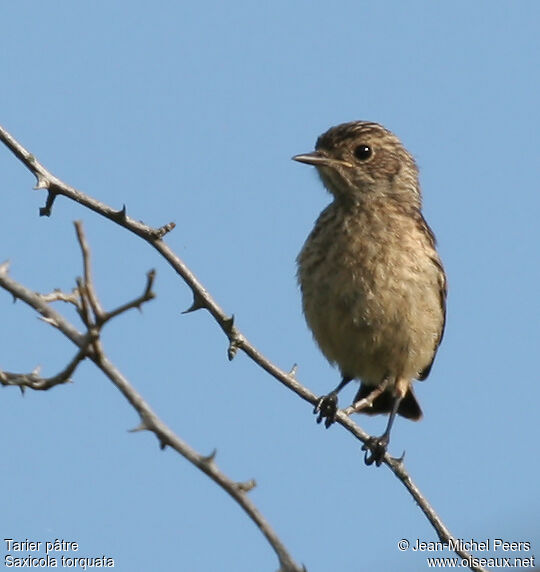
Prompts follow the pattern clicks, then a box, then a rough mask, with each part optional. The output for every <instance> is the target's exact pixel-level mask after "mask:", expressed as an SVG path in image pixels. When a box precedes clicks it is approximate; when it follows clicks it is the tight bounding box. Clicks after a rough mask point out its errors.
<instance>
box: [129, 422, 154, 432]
mask: <svg viewBox="0 0 540 572" xmlns="http://www.w3.org/2000/svg"><path fill="white" fill-rule="evenodd" d="M148 430H149V428H148V425H147V424H146V423H145V422H144V421H141V422H140V423H139V425H137V427H133V429H128V433H137V431H148Z"/></svg>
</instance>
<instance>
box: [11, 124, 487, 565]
mask: <svg viewBox="0 0 540 572" xmlns="http://www.w3.org/2000/svg"><path fill="white" fill-rule="evenodd" d="M0 140H2V141H3V142H4V143H5V144H6V146H7V147H8V148H9V149H10V150H11V151H12V152H13V153H14V154H15V156H16V157H18V158H19V159H20V160H21V161H22V163H23V164H24V165H25V166H26V167H27V168H28V169H29V170H30V171H31V172H32V173H33V174H34V175H35V176H36V178H37V185H36V188H38V189H47V190H48V192H49V195H48V198H47V203H46V205H45V208H44V209H42V211H41V214H46V215H50V212H51V208H52V203H53V201H54V197H55V196H56V195H63V196H65V197H68V198H70V199H72V200H74V201H76V202H78V203H80V204H82V205H83V206H86V207H87V208H89V209H91V210H93V211H94V212H97V213H98V214H100V215H102V216H104V217H105V218H108V219H110V220H112V221H114V222H116V223H117V224H119V225H120V226H122V227H124V228H126V229H127V230H129V231H131V232H133V233H135V234H136V235H138V236H140V237H141V238H143V240H145V241H146V242H148V243H149V244H151V245H152V246H153V247H154V248H155V249H156V250H157V251H158V252H159V253H160V254H161V255H162V256H163V257H164V258H165V260H167V262H168V263H169V264H170V265H171V266H172V268H173V269H174V270H175V271H176V272H177V273H178V274H179V275H180V276H181V277H182V279H183V280H184V282H185V283H186V284H187V285H188V286H189V288H190V289H191V291H192V293H193V304H192V305H191V307H190V308H188V310H187V312H190V311H195V310H198V309H202V308H204V309H206V310H208V312H210V314H211V315H212V317H213V318H214V320H215V321H216V322H217V324H218V325H219V326H220V328H221V329H222V330H223V332H224V333H225V335H226V336H227V338H228V339H229V351H228V355H229V359H232V358H233V357H234V355H235V353H236V351H237V350H238V349H241V350H242V351H243V352H244V353H245V354H247V355H248V356H249V357H250V358H251V359H252V360H253V361H254V362H255V363H257V364H258V365H259V366H260V367H262V368H263V369H264V370H265V371H266V372H268V373H269V374H270V375H271V376H273V377H274V378H275V379H276V380H278V381H279V382H280V383H282V384H283V385H285V386H286V387H288V388H289V389H290V390H292V391H294V392H295V393H296V394H297V395H299V396H300V397H301V398H302V399H304V400H305V401H308V402H309V403H311V404H312V405H315V403H316V401H317V397H316V396H315V395H314V394H313V393H312V392H311V391H309V390H308V389H307V388H306V387H304V386H303V385H302V384H300V383H299V382H298V381H297V380H296V379H295V377H294V376H292V375H289V374H287V373H286V372H285V371H283V370H282V369H280V368H278V367H277V366H276V365H274V364H273V363H272V362H271V361H270V360H269V359H267V358H266V357H265V356H264V355H263V354H262V353H261V352H259V351H258V350H257V349H256V348H255V346H253V345H252V344H251V343H250V342H249V341H248V340H247V338H246V337H245V336H244V335H243V334H242V333H241V332H240V330H238V328H237V327H236V326H235V325H234V321H233V318H232V317H230V316H228V315H227V314H226V313H225V312H224V310H223V309H222V308H221V307H220V306H219V305H218V303H217V302H216V301H215V300H214V299H213V297H212V296H211V295H210V294H209V292H208V291H207V290H206V289H205V288H204V287H203V285H202V284H201V283H200V282H199V281H198V279H197V278H196V277H195V275H194V274H193V273H192V272H191V270H189V268H188V267H187V266H186V265H185V263H184V262H183V261H182V260H181V259H180V258H179V257H178V256H177V255H176V254H175V253H174V251H173V250H172V249H171V248H170V247H169V246H168V245H167V244H165V243H164V242H163V241H162V240H161V239H162V236H163V232H164V230H163V229H167V230H170V227H171V225H165V226H164V227H161V228H160V229H154V228H152V227H149V226H147V225H145V224H143V223H140V222H137V221H135V220H133V219H131V218H129V217H128V216H127V215H126V208H125V206H124V207H123V208H122V210H121V211H114V210H113V209H112V208H111V207H109V206H107V205H105V204H103V203H101V202H99V201H96V200H95V199H93V198H91V197H89V196H88V195H86V194H84V193H82V192H81V191H78V190H77V189H75V188H73V187H71V186H69V185H67V184H65V183H63V182H62V181H61V180H60V179H58V178H56V177H55V176H54V175H52V173H50V172H49V171H48V170H47V169H46V168H45V167H44V166H43V165H41V163H39V161H37V160H36V158H35V157H34V156H33V155H32V154H31V153H29V152H28V151H27V150H26V149H25V148H24V147H23V146H22V145H20V143H18V142H17V141H16V140H15V139H14V138H13V137H12V136H11V135H10V134H9V133H8V132H7V131H5V129H3V128H2V127H0ZM336 421H337V422H338V423H339V424H340V425H342V426H343V427H345V428H346V429H347V430H348V431H349V432H351V433H352V434H353V435H354V436H355V437H357V438H358V439H359V440H360V441H362V442H363V443H366V442H367V440H368V439H369V435H368V434H367V433H365V432H364V431H363V430H362V429H360V427H358V426H357V425H356V424H355V423H353V422H352V421H351V420H350V419H349V418H348V417H347V416H346V415H345V414H344V413H343V412H341V411H339V412H338V414H337V417H336ZM384 463H385V464H386V465H387V466H388V467H389V468H390V469H391V470H392V472H393V473H394V474H395V475H396V477H397V478H398V479H399V480H400V481H401V482H402V483H403V484H404V485H405V487H406V488H407V490H408V491H409V493H410V494H411V495H412V497H413V498H414V500H415V501H416V503H417V504H418V505H419V506H420V508H421V510H422V511H423V513H424V514H425V515H426V517H427V519H428V520H429V522H430V523H431V524H432V526H433V527H434V529H435V530H436V532H437V534H438V535H439V538H440V540H441V541H442V542H445V543H448V542H450V541H455V540H456V539H455V537H454V536H453V535H452V534H451V533H450V531H449V530H448V528H447V527H446V526H445V525H444V523H443V522H442V520H441V519H440V517H439V516H438V515H437V513H436V512H435V510H434V509H433V508H432V507H431V505H430V504H429V502H428V501H427V499H426V498H425V497H424V496H423V495H422V494H421V493H420V491H419V489H418V487H416V485H415V484H414V483H413V481H412V479H411V477H410V476H409V475H408V473H407V471H406V470H405V467H404V465H403V462H402V460H396V459H393V458H392V457H390V455H388V454H385V456H384ZM456 554H458V555H459V556H461V557H462V558H465V559H467V560H468V561H469V562H471V559H472V556H471V555H469V554H468V553H467V552H465V551H462V550H456ZM470 569H471V570H475V571H476V572H486V570H485V569H484V568H481V567H478V566H475V565H472V564H471V566H470Z"/></svg>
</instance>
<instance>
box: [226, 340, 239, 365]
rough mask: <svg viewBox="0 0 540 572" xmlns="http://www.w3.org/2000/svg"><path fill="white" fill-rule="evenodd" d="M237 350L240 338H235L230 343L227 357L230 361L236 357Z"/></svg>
mask: <svg viewBox="0 0 540 572" xmlns="http://www.w3.org/2000/svg"><path fill="white" fill-rule="evenodd" d="M237 351H238V340H237V339H233V340H231V342H230V343H229V347H228V348H227V357H228V358H229V361H232V360H233V359H234V358H235V356H236V352H237Z"/></svg>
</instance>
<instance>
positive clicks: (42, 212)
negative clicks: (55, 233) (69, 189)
mask: <svg viewBox="0 0 540 572" xmlns="http://www.w3.org/2000/svg"><path fill="white" fill-rule="evenodd" d="M48 190H49V192H48V194H47V200H46V201H45V206H44V207H41V208H40V209H39V216H51V212H52V206H53V204H54V199H56V195H57V193H56V192H55V191H51V189H48Z"/></svg>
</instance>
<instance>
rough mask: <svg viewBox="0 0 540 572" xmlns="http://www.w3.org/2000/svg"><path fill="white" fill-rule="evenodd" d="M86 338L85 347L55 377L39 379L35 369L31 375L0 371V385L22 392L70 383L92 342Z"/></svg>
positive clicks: (37, 369) (90, 337) (37, 370)
mask: <svg viewBox="0 0 540 572" xmlns="http://www.w3.org/2000/svg"><path fill="white" fill-rule="evenodd" d="M87 338H88V340H87V345H86V347H84V348H81V349H80V350H79V351H78V352H77V354H76V355H75V357H74V358H73V359H72V360H71V361H70V362H69V364H68V365H67V366H66V367H65V368H64V369H63V370H62V371H61V372H59V373H57V374H56V375H55V376H53V377H40V376H39V375H38V372H39V368H36V370H34V371H33V372H31V373H12V372H9V371H2V370H0V383H1V384H2V385H16V386H18V387H19V388H20V389H21V391H23V392H24V389H25V388H26V387H29V388H30V389H35V390H47V389H50V388H51V387H54V386H55V385H60V384H61V383H69V382H71V379H70V378H71V376H72V374H73V373H74V371H75V370H76V369H77V366H78V365H79V364H80V363H81V362H82V361H83V360H84V358H85V357H86V351H87V347H88V345H89V344H90V343H91V342H92V336H90V335H89V336H87Z"/></svg>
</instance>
